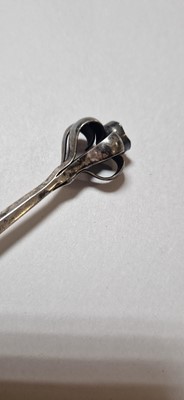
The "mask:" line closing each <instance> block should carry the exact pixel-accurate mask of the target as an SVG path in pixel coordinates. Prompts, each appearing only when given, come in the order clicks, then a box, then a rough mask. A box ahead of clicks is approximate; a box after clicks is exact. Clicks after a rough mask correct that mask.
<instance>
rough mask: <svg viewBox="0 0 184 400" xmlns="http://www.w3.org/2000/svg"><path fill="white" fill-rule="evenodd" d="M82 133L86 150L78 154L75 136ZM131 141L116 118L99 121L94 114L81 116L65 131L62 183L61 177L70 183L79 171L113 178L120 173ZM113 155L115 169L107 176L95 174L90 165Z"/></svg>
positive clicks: (77, 136)
mask: <svg viewBox="0 0 184 400" xmlns="http://www.w3.org/2000/svg"><path fill="white" fill-rule="evenodd" d="M81 133H82V134H83V135H84V136H85V138H86V140H87V146H86V149H85V151H84V152H83V153H82V154H80V155H79V156H78V155H77V146H78V138H79V135H80V134H81ZM130 147H131V142H130V140H129V139H128V137H127V136H126V134H125V132H124V129H123V127H122V126H121V125H120V124H119V123H118V122H116V121H111V122H109V123H107V124H105V125H102V124H101V123H100V122H99V121H98V120H96V119H94V118H83V119H81V120H79V121H78V122H77V123H75V124H73V125H71V126H69V128H68V129H67V130H66V131H65V134H64V138H63V146H62V163H64V165H65V168H64V170H63V169H62V174H61V175H62V176H60V178H61V183H62V184H64V181H63V178H64V180H65V182H66V184H67V183H70V182H71V181H72V180H73V179H74V178H75V177H76V175H78V174H79V173H80V172H85V173H88V174H90V175H93V176H95V177H96V178H98V179H101V180H112V179H114V178H115V177H116V176H117V175H119V174H120V173H121V171H122V169H123V167H124V158H123V154H124V153H125V152H126V151H127V150H129V149H130ZM109 159H112V160H113V161H114V162H115V164H116V170H115V173H113V174H112V175H111V176H110V177H102V176H100V175H97V174H96V173H95V172H94V171H93V169H92V167H93V166H94V165H96V164H100V163H104V162H105V161H107V160H109Z"/></svg>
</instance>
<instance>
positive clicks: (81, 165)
mask: <svg viewBox="0 0 184 400" xmlns="http://www.w3.org/2000/svg"><path fill="white" fill-rule="evenodd" d="M80 133H82V134H83V135H84V136H85V138H86V140H87V148H86V149H85V151H84V153H82V154H80V155H79V156H78V154H77V151H78V138H79V134H80ZM130 147H131V142H130V140H129V139H128V137H127V136H126V134H125V132H124V130H123V128H122V126H121V125H120V124H119V123H118V122H115V121H112V122H109V123H108V124H106V125H102V124H101V123H100V122H99V121H98V120H97V119H94V118H83V119H80V120H79V121H78V122H76V123H75V124H73V125H71V126H69V127H68V129H67V130H66V131H65V133H64V137H63V142H62V158H61V164H60V165H59V166H58V167H57V168H55V169H54V171H53V172H52V173H51V174H50V175H49V177H48V178H47V179H46V180H45V181H44V182H43V183H41V185H39V186H37V187H36V188H35V189H33V190H32V191H31V192H29V193H27V194H26V195H25V196H23V197H21V198H20V199H19V200H17V201H16V202H15V203H13V204H12V205H11V206H9V207H7V208H6V209H5V210H4V211H2V212H1V213H0V233H2V232H4V231H5V230H6V229H7V228H8V227H9V226H10V225H12V224H13V223H14V222H15V221H17V220H18V219H19V218H20V217H22V216H23V215H24V214H26V213H27V212H28V211H29V210H30V209H31V208H32V207H34V206H35V205H36V204H37V203H39V202H40V200H42V199H43V198H44V197H46V196H47V195H48V194H49V193H51V192H52V191H53V190H55V189H57V188H59V187H61V186H64V185H68V184H69V183H71V182H72V181H73V180H74V179H75V178H76V177H77V175H79V174H80V173H81V172H83V173H88V174H90V175H92V176H94V177H96V178H98V179H101V180H112V179H114V178H115V177H116V176H117V175H119V174H120V173H121V171H122V169H123V167H124V158H123V156H122V155H123V154H124V153H125V152H126V151H127V150H129V149H130ZM109 159H113V160H114V161H115V164H116V171H115V173H113V174H112V175H111V176H110V177H103V176H100V175H97V174H96V173H95V172H94V171H93V169H92V167H93V166H94V165H96V164H99V163H104V162H105V161H106V160H109Z"/></svg>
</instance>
